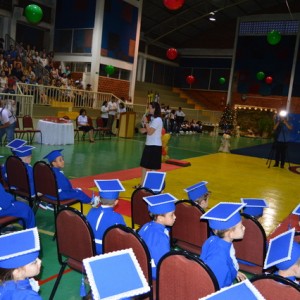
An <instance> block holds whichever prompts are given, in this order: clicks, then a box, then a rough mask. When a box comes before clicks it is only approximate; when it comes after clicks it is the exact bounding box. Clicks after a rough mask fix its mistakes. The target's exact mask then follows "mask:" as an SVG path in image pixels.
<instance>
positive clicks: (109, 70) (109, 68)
mask: <svg viewBox="0 0 300 300" xmlns="http://www.w3.org/2000/svg"><path fill="white" fill-rule="evenodd" d="M105 72H106V74H108V75H112V74H114V73H115V67H114V66H111V65H108V66H106V67H105Z"/></svg>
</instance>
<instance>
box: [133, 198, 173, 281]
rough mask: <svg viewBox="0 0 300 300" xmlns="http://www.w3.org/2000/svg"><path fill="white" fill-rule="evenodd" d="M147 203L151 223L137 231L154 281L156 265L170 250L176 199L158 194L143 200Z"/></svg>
mask: <svg viewBox="0 0 300 300" xmlns="http://www.w3.org/2000/svg"><path fill="white" fill-rule="evenodd" d="M144 200H145V201H146V202H147V203H148V210H149V213H150V216H151V218H152V219H153V221H150V222H148V223H146V224H144V225H143V226H142V228H141V229H140V230H139V231H138V233H139V235H140V236H141V238H142V239H143V240H144V242H145V243H146V245H147V246H148V249H149V252H150V256H151V266H152V278H153V279H156V276H157V274H156V268H157V264H158V262H159V261H160V259H161V258H162V256H164V255H165V254H166V253H168V252H169V251H170V250H171V246H170V236H169V229H168V228H167V226H173V224H174V222H175V219H176V216H175V204H174V201H176V200H177V199H176V198H174V197H173V196H172V195H170V194H159V195H154V196H149V197H146V198H144Z"/></svg>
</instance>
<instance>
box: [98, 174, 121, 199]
mask: <svg viewBox="0 0 300 300" xmlns="http://www.w3.org/2000/svg"><path fill="white" fill-rule="evenodd" d="M94 182H95V184H96V186H97V188H98V190H99V195H100V197H101V198H104V199H107V200H116V199H118V198H119V192H124V191H125V189H124V187H123V185H122V183H121V181H120V180H119V179H107V180H94Z"/></svg>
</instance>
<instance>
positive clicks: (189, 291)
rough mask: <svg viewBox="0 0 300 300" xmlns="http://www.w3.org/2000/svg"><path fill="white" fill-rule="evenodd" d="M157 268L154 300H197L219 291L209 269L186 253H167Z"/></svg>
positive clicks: (193, 256) (195, 257)
mask: <svg viewBox="0 0 300 300" xmlns="http://www.w3.org/2000/svg"><path fill="white" fill-rule="evenodd" d="M157 268H158V271H157V279H156V291H157V294H156V299H163V300H174V299H199V298H202V297H205V296H207V295H209V294H211V293H214V292H216V291H217V290H218V289H219V285H218V282H217V279H216V277H215V275H214V274H213V273H212V271H211V270H210V268H209V267H208V266H206V265H205V263H204V262H202V261H201V260H200V259H199V258H198V256H195V255H193V254H191V253H188V252H186V251H171V252H169V253H167V254H166V255H164V256H163V257H162V258H161V260H160V261H159V263H158V267H157Z"/></svg>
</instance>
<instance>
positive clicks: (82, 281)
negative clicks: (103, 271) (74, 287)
mask: <svg viewBox="0 0 300 300" xmlns="http://www.w3.org/2000/svg"><path fill="white" fill-rule="evenodd" d="M85 296H86V290H85V284H84V277H83V275H82V278H81V286H80V297H85Z"/></svg>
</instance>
